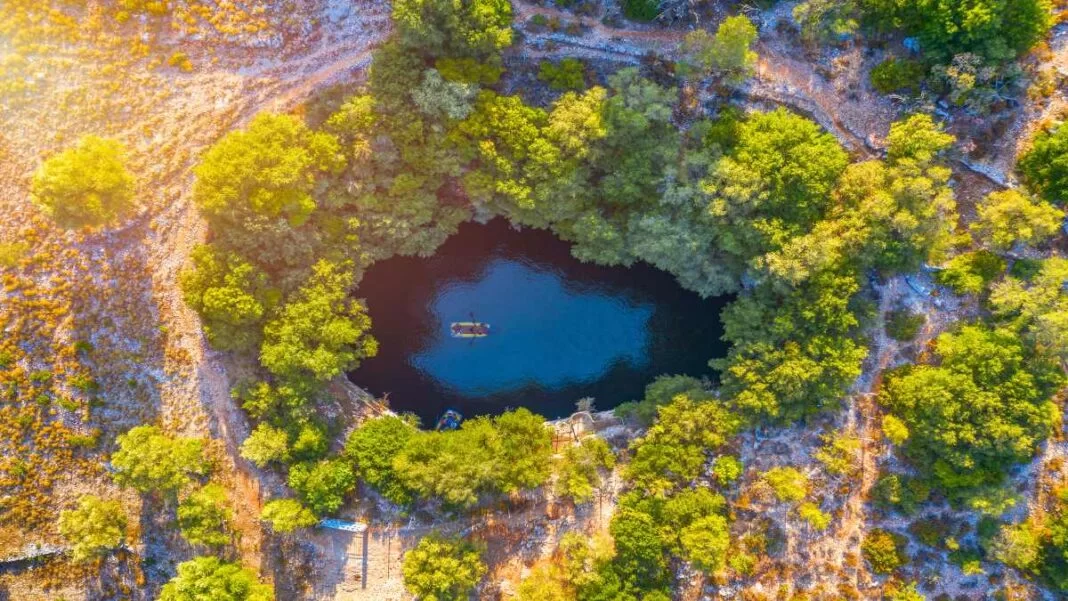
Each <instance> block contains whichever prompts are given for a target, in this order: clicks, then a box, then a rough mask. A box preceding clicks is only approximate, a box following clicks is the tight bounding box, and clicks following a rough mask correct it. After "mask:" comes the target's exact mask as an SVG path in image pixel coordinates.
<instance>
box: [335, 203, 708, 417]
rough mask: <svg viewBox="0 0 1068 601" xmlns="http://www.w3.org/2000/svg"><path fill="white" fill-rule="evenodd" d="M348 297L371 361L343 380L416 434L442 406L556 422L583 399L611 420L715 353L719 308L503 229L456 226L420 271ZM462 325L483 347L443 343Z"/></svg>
mask: <svg viewBox="0 0 1068 601" xmlns="http://www.w3.org/2000/svg"><path fill="white" fill-rule="evenodd" d="M359 296H360V297H362V298H365V299H366V300H367V305H368V309H369V311H370V314H371V318H372V320H373V324H374V325H373V328H372V332H373V333H374V336H375V337H376V338H378V341H379V354H378V356H377V357H375V358H373V359H369V360H367V361H365V362H364V363H363V365H361V366H360V367H359V369H357V370H356V371H354V372H352V373H350V374H349V378H350V379H351V380H352V381H353V382H355V383H356V384H358V385H359V386H362V387H364V388H366V389H367V390H369V391H371V392H372V393H374V394H375V395H383V394H388V396H389V403H390V406H391V407H392V408H393V409H394V410H396V411H411V412H413V413H415V414H417V415H419V416H420V417H421V418H422V420H423V424H424V425H433V423H434V422H435V421H436V420H437V418H438V416H439V415H440V414H441V413H442V412H443V411H444V410H445V409H446V408H450V407H451V408H454V409H457V410H459V411H460V412H461V413H463V414H464V416H466V417H470V416H474V415H479V414H493V413H500V412H501V411H503V410H505V409H507V408H510V407H512V408H514V407H518V406H524V407H528V408H530V409H531V410H532V411H534V412H536V413H540V414H541V415H544V416H547V417H563V416H566V415H569V414H570V413H571V412H572V411H574V407H575V401H576V400H578V399H580V398H582V397H587V396H589V397H593V398H594V399H595V403H596V406H597V407H598V408H599V409H610V408H612V407H614V406H616V405H618V404H619V403H622V402H624V401H629V400H634V399H638V398H641V396H642V393H643V390H644V387H645V385H646V384H648V383H649V382H650V381H651V380H652V379H653V378H655V377H656V376H658V375H660V374H680V373H681V374H688V375H693V376H702V375H711V374H710V369H709V367H708V360H709V359H710V358H712V357H720V356H723V355H724V354H726V345H725V344H724V343H723V342H722V341H720V339H719V337H720V335H721V334H722V333H723V332H722V327H721V326H720V322H719V311H720V309H721V308H722V306H723V305H724V304H725V303H726V302H727V300H729V299H728V298H726V297H725V298H719V299H709V300H702V299H701V298H700V297H698V296H697V295H696V294H694V293H692V292H688V291H686V290H683V289H682V288H680V287H679V285H678V284H677V283H676V282H675V279H674V278H673V277H672V276H671V275H669V274H667V273H665V272H662V271H659V270H657V269H654V268H652V267H650V266H648V265H645V264H644V263H643V264H638V265H635V266H634V267H631V268H623V267H613V268H606V267H598V266H595V265H587V264H583V263H581V262H579V261H578V260H577V259H575V258H573V257H572V256H571V254H570V245H569V244H567V243H566V242H563V241H561V240H559V239H557V238H556V237H555V236H553V235H552V234H551V233H550V232H547V231H543V230H533V229H527V230H523V231H517V230H514V229H512V227H511V226H510V225H509V224H508V222H506V221H505V220H503V219H495V220H493V221H492V222H490V223H489V224H488V225H479V224H476V223H468V224H464V225H463V226H461V227H460V232H459V234H457V235H456V236H453V237H452V238H450V239H449V240H448V241H447V242H446V243H445V244H444V245H443V246H442V247H441V248H439V249H438V252H437V253H436V254H435V255H434V256H433V257H432V258H429V259H417V258H408V257H398V258H394V259H389V260H387V261H382V262H380V263H377V264H375V265H374V266H373V267H372V268H371V269H369V270H368V271H367V273H366V275H365V276H364V278H363V281H362V282H361V284H360V288H359ZM472 316H473V317H474V319H475V320H477V321H482V322H486V323H489V324H490V335H489V336H487V337H486V338H478V339H460V338H452V337H451V336H450V335H449V325H450V324H451V323H452V322H455V321H470V320H471V318H472Z"/></svg>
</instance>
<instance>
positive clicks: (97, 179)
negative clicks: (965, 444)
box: [31, 136, 135, 228]
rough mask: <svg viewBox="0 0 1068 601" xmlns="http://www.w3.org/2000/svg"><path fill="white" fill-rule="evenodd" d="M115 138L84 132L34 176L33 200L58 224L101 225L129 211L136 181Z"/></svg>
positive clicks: (74, 225) (131, 207) (113, 220)
mask: <svg viewBox="0 0 1068 601" xmlns="http://www.w3.org/2000/svg"><path fill="white" fill-rule="evenodd" d="M125 152H126V151H125V149H124V148H123V146H122V144H120V143H118V142H116V141H115V140H106V139H103V138H98V137H96V136H85V137H84V138H82V139H81V140H80V141H79V142H78V143H77V145H75V146H73V147H71V148H68V149H67V150H64V151H63V152H60V153H59V154H57V155H55V156H52V157H50V158H49V159H48V160H46V161H45V162H44V163H43V164H42V165H41V167H40V168H39V169H38V170H37V173H35V174H34V176H33V184H32V188H31V193H32V195H33V196H32V198H33V201H34V202H35V203H36V204H37V205H38V206H40V207H41V208H42V210H44V212H45V213H46V214H48V216H49V217H51V218H52V219H54V220H55V222H56V223H57V224H59V225H60V226H62V227H68V228H75V227H82V226H90V227H99V226H103V225H108V224H111V223H114V222H115V221H117V220H119V219H121V218H123V217H125V216H127V215H129V214H130V213H131V212H132V211H133V208H134V188H135V180H134V177H133V175H131V174H130V172H129V171H127V169H126V162H125V158H124V155H125Z"/></svg>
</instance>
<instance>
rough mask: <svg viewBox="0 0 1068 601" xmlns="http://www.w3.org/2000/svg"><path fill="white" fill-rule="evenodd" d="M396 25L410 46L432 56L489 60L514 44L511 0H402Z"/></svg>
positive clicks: (395, 16)
mask: <svg viewBox="0 0 1068 601" xmlns="http://www.w3.org/2000/svg"><path fill="white" fill-rule="evenodd" d="M393 23H394V24H395V26H396V27H397V30H398V32H399V33H400V39H401V40H402V41H403V42H404V43H405V44H406V45H408V46H410V47H413V48H414V49H415V50H417V51H421V52H423V53H426V54H430V55H432V56H451V57H465V56H472V57H488V56H491V55H494V54H496V53H498V52H500V51H501V50H503V49H505V48H507V47H508V46H510V45H511V44H512V5H511V4H510V3H509V2H508V1H507V0H467V1H465V2H447V1H445V0H401V1H399V2H397V3H395V4H394V5H393Z"/></svg>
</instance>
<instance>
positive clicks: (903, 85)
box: [871, 56, 926, 94]
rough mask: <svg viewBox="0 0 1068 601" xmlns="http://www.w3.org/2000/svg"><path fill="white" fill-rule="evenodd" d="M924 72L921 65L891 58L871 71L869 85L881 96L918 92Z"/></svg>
mask: <svg viewBox="0 0 1068 601" xmlns="http://www.w3.org/2000/svg"><path fill="white" fill-rule="evenodd" d="M925 72H926V70H925V69H924V67H923V64H922V63H920V62H918V61H914V60H909V59H901V58H896V57H893V56H891V57H890V58H888V59H886V60H884V61H883V62H881V63H879V64H878V65H876V66H875V67H874V68H872V70H871V85H872V87H874V88H875V89H876V90H878V91H879V92H881V93H883V94H889V93H891V92H897V91H899V90H908V91H910V92H918V91H919V89H920V84H921V82H922V81H923V77H924V74H925Z"/></svg>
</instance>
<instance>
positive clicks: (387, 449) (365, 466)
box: [345, 415, 418, 505]
mask: <svg viewBox="0 0 1068 601" xmlns="http://www.w3.org/2000/svg"><path fill="white" fill-rule="evenodd" d="M417 435H418V431H417V430H416V429H415V427H414V424H413V423H412V420H410V419H408V418H405V417H398V416H395V415H385V416H382V417H376V418H372V419H369V420H367V421H364V422H363V423H361V424H360V425H359V427H357V428H356V429H355V430H353V431H352V434H350V435H349V439H348V441H347V442H346V443H345V456H346V457H348V458H349V459H350V460H351V461H352V462H353V464H354V465H355V466H356V474H357V475H358V476H359V477H360V478H361V479H362V480H363V481H364V482H366V483H367V485H368V486H370V487H371V488H373V489H375V490H377V491H378V492H379V493H381V494H382V496H384V497H386V498H387V499H389V500H390V501H392V502H393V503H396V504H398V505H407V504H408V503H410V502H411V501H412V493H411V491H410V490H408V489H407V487H405V486H404V485H403V484H402V483H401V481H400V480H399V479H398V476H397V472H396V470H395V469H394V468H393V461H394V460H395V459H396V457H397V455H399V454H400V453H401V452H402V451H403V450H404V448H405V446H407V444H408V442H409V441H410V440H411V439H412V437H414V436H417Z"/></svg>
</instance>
